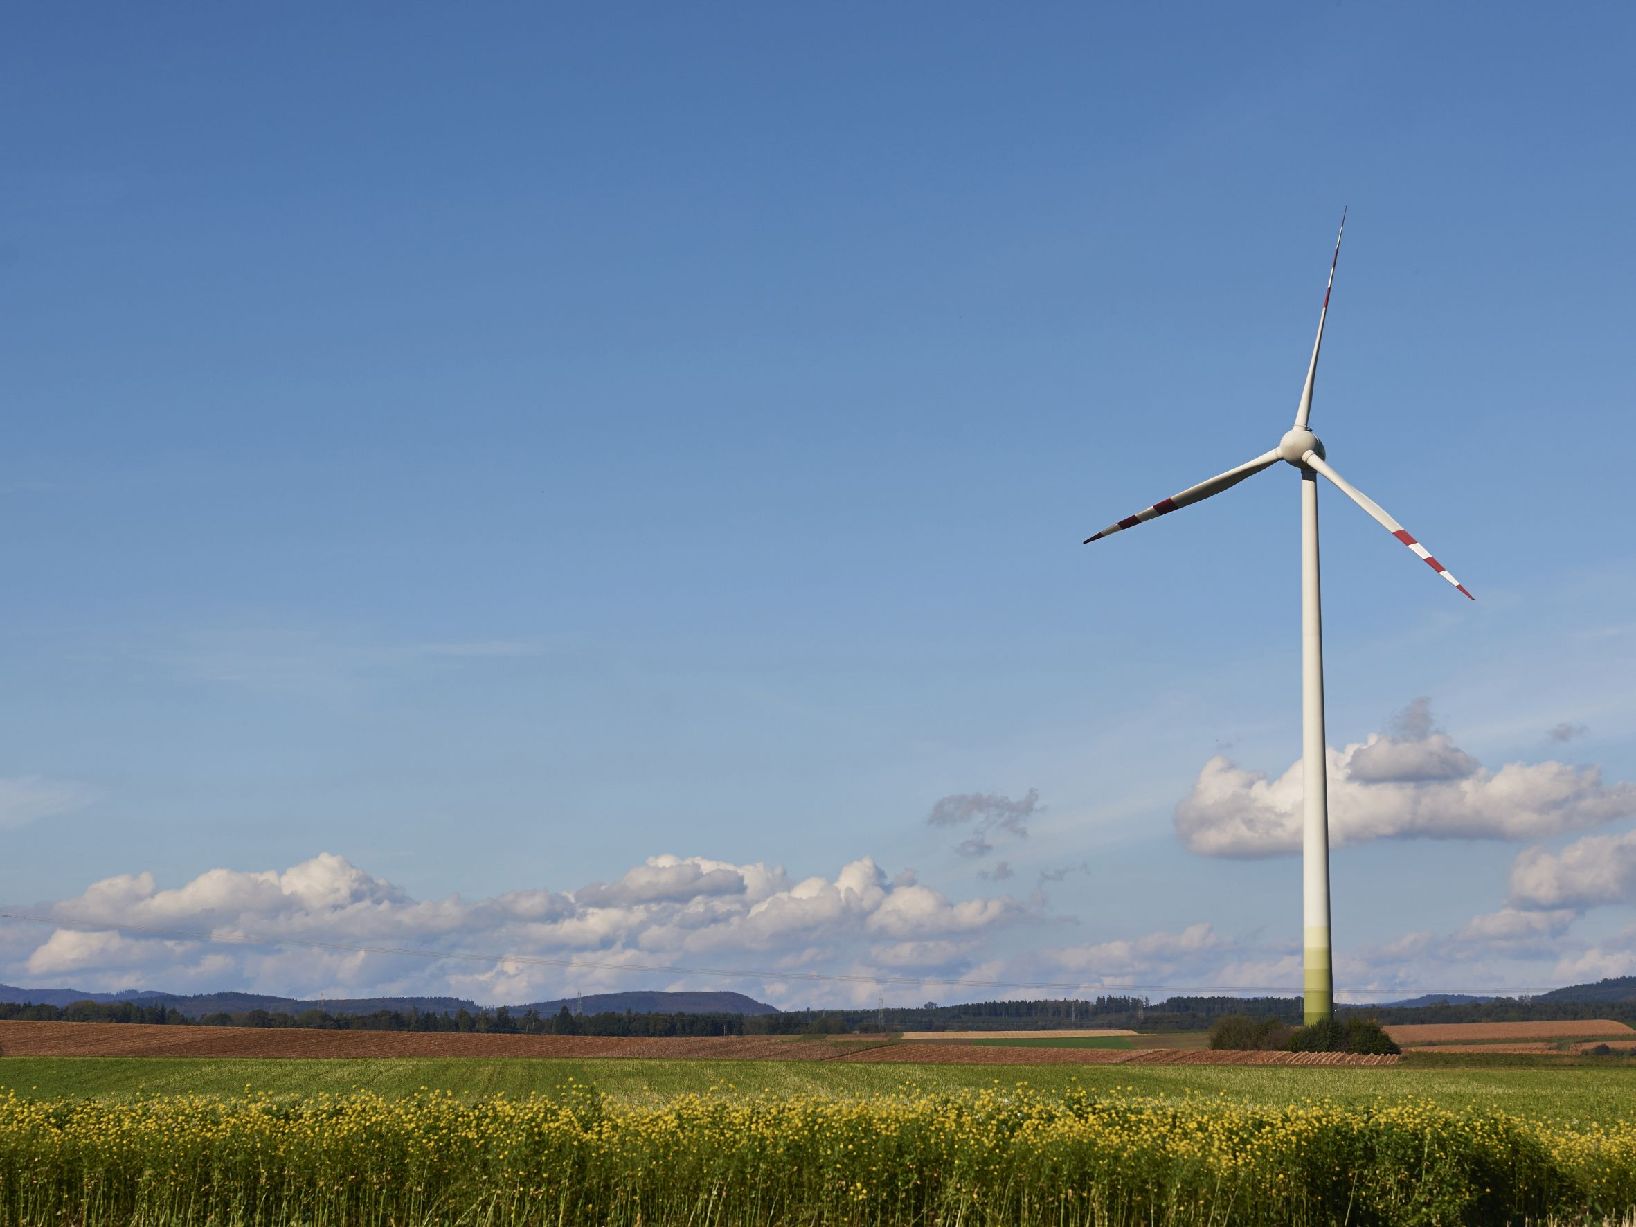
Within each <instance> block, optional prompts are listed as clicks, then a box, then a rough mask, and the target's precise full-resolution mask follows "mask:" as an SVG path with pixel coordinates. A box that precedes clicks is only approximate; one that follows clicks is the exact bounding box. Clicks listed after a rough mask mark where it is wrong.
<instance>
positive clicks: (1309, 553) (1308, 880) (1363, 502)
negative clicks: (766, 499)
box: [1085, 212, 1477, 1026]
mask: <svg viewBox="0 0 1636 1227" xmlns="http://www.w3.org/2000/svg"><path fill="white" fill-rule="evenodd" d="M1345 233H1346V214H1345V213H1344V212H1343V213H1342V214H1341V226H1340V230H1339V231H1337V232H1336V234H1335V254H1334V256H1333V257H1332V258H1331V259H1330V261H1329V284H1328V286H1326V287H1325V289H1324V305H1323V307H1322V309H1321V310H1320V311H1319V312H1318V336H1317V339H1316V340H1314V341H1313V342H1312V360H1311V361H1310V362H1309V363H1308V364H1307V378H1306V383H1305V384H1304V385H1302V388H1301V403H1300V405H1299V406H1298V407H1297V409H1296V410H1295V425H1294V426H1292V427H1291V428H1290V429H1289V430H1288V431H1287V432H1286V433H1285V435H1284V437H1283V438H1282V439H1280V440H1279V441H1278V446H1277V447H1275V448H1273V449H1272V450H1271V451H1269V452H1263V453H1262V454H1261V455H1259V456H1257V457H1256V458H1255V459H1254V460H1247V461H1245V462H1244V463H1243V464H1241V465H1239V466H1238V467H1237V468H1232V469H1228V470H1227V471H1226V472H1225V473H1219V474H1217V475H1216V476H1215V477H1212V478H1210V479H1209V480H1208V481H1201V482H1200V483H1199V484H1198V485H1196V486H1189V487H1188V488H1187V489H1185V490H1183V491H1182V492H1181V493H1180V494H1173V495H1171V496H1170V497H1169V498H1166V499H1160V500H1159V501H1158V502H1157V503H1154V504H1153V506H1151V507H1147V508H1144V509H1143V510H1141V511H1138V512H1137V513H1136V514H1135V515H1132V516H1126V517H1125V518H1124V519H1123V520H1120V521H1119V522H1118V523H1117V524H1110V525H1109V526H1108V527H1107V528H1104V529H1103V530H1102V531H1101V532H1099V533H1097V534H1096V535H1095V536H1091V537H1087V538H1085V544H1086V545H1089V544H1090V543H1091V542H1093V541H1100V540H1101V539H1102V538H1103V537H1110V536H1112V535H1113V534H1114V533H1117V532H1123V531H1124V530H1125V529H1127V528H1135V527H1136V526H1137V525H1138V524H1145V523H1146V522H1147V521H1149V520H1152V519H1156V518H1158V517H1159V516H1162V515H1169V514H1170V513H1171V512H1172V511H1176V510H1178V509H1179V508H1182V507H1187V506H1190V505H1191V504H1193V503H1198V502H1202V501H1203V500H1204V499H1207V498H1209V497H1210V496H1211V495H1213V494H1220V493H1221V492H1222V491H1223V490H1227V489H1230V488H1231V487H1233V486H1236V485H1238V483H1239V482H1241V481H1243V480H1244V479H1245V478H1247V477H1254V476H1255V475H1256V474H1257V473H1259V472H1261V471H1262V470H1263V469H1267V468H1271V467H1272V466H1273V465H1275V464H1277V463H1278V462H1279V461H1280V460H1282V461H1284V462H1285V463H1287V464H1291V465H1294V466H1295V467H1296V468H1297V469H1298V470H1300V473H1301V770H1302V785H1303V796H1302V807H1301V808H1302V828H1301V832H1302V838H1301V862H1302V863H1301V880H1302V892H1301V899H1302V912H1303V923H1304V931H1303V939H1304V940H1303V943H1302V944H1303V948H1304V950H1305V957H1304V960H1303V963H1304V977H1303V979H1304V983H1303V990H1304V991H1303V997H1304V1001H1305V1010H1304V1014H1305V1017H1306V1022H1307V1025H1309V1026H1310V1025H1311V1024H1313V1023H1315V1022H1317V1021H1318V1020H1320V1019H1323V1018H1328V1017H1329V1015H1330V1013H1331V1012H1332V1010H1333V1008H1334V993H1335V983H1334V977H1333V974H1332V971H1331V966H1330V941H1329V781H1328V778H1327V772H1326V769H1325V763H1324V644H1323V616H1322V611H1321V609H1320V607H1319V600H1318V474H1320V473H1322V474H1323V475H1324V476H1325V477H1327V478H1328V479H1329V480H1330V481H1332V482H1334V483H1335V485H1336V486H1337V487H1339V488H1340V491H1341V493H1342V494H1344V495H1346V497H1347V498H1349V499H1351V500H1352V501H1353V502H1354V503H1356V504H1357V505H1358V506H1359V507H1362V508H1363V509H1364V511H1366V512H1368V513H1369V515H1370V516H1371V517H1372V518H1373V519H1374V520H1375V521H1376V522H1377V523H1378V524H1380V526H1381V527H1382V528H1384V529H1385V530H1386V531H1387V532H1389V533H1391V534H1392V536H1394V537H1396V538H1397V539H1398V540H1399V541H1401V542H1402V543H1403V544H1404V545H1406V546H1408V547H1409V548H1410V549H1411V550H1413V551H1414V553H1415V554H1416V555H1417V556H1418V557H1419V558H1420V560H1421V561H1422V562H1424V563H1426V565H1427V566H1429V567H1431V569H1432V570H1434V571H1436V572H1437V573H1438V574H1439V575H1441V576H1442V577H1443V578H1444V579H1446V580H1448V582H1449V583H1451V584H1453V585H1454V586H1455V588H1457V589H1459V591H1460V592H1461V593H1463V594H1464V595H1465V596H1467V597H1469V598H1470V599H1472V600H1476V599H1477V598H1475V597H1473V596H1472V595H1471V593H1470V592H1467V591H1466V587H1465V585H1464V584H1462V583H1461V582H1460V581H1459V580H1457V579H1455V578H1454V576H1452V575H1450V574H1449V572H1448V568H1446V567H1445V566H1444V565H1443V564H1442V563H1440V562H1438V561H1437V559H1435V558H1434V557H1432V555H1431V552H1430V551H1429V550H1427V549H1426V547H1425V546H1423V545H1421V544H1420V542H1418V541H1416V540H1415V539H1414V538H1413V537H1412V536H1410V535H1409V532H1408V530H1407V529H1405V528H1404V527H1403V525H1401V524H1399V523H1398V522H1397V521H1396V520H1394V519H1393V518H1392V517H1391V516H1389V515H1387V514H1386V510H1385V509H1384V508H1383V507H1381V505H1380V504H1379V503H1377V502H1375V500H1374V499H1372V498H1370V497H1369V496H1368V495H1367V494H1364V493H1363V491H1361V490H1359V489H1358V488H1357V487H1356V486H1354V485H1353V484H1352V483H1351V482H1349V481H1347V480H1346V478H1344V477H1342V476H1341V475H1340V474H1339V473H1337V472H1336V471H1335V470H1334V469H1333V468H1331V467H1330V465H1329V462H1328V461H1327V460H1326V459H1325V458H1324V445H1323V444H1322V443H1320V442H1319V441H1318V436H1317V435H1315V434H1313V433H1312V431H1311V430H1310V429H1309V428H1308V426H1307V419H1308V418H1309V417H1310V416H1311V414H1312V385H1313V383H1314V381H1315V380H1316V379H1317V377H1318V351H1319V349H1320V348H1322V346H1323V343H1324V320H1325V319H1326V318H1327V317H1328V315H1329V295H1330V293H1331V291H1333V290H1334V288H1335V266H1336V264H1337V263H1339V262H1340V258H1341V236H1342V235H1344V234H1345Z"/></svg>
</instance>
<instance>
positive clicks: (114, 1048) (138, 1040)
mask: <svg viewBox="0 0 1636 1227" xmlns="http://www.w3.org/2000/svg"><path fill="white" fill-rule="evenodd" d="M879 1042H880V1041H879V1040H858V1039H850V1038H847V1039H841V1038H836V1039H822V1040H809V1039H800V1038H796V1037H794V1036H752V1037H740V1036H724V1037H688V1038H683V1039H646V1038H626V1037H621V1036H600V1035H496V1034H491V1033H490V1034H479V1033H476V1032H470V1031H467V1032H442V1031H320V1030H314V1029H307V1028H298V1027H288V1028H285V1027H277V1028H275V1027H200V1026H191V1027H184V1026H156V1025H151V1024H146V1023H94V1022H83V1023H82V1022H21V1021H0V1059H4V1057H7V1056H17V1057H23V1056H29V1057H558V1058H564V1059H568V1060H588V1059H592V1058H596V1057H652V1058H657V1059H671V1060H674V1059H676V1058H679V1057H681V1058H686V1057H693V1058H707V1059H711V1060H723V1059H728V1060H731V1059H738V1060H750V1061H755V1060H768V1059H777V1060H782V1061H800V1060H814V1061H821V1060H826V1059H832V1058H834V1057H837V1056H841V1055H844V1054H845V1053H847V1052H849V1051H851V1050H853V1049H855V1048H857V1047H859V1046H860V1045H867V1044H877V1043H879Z"/></svg>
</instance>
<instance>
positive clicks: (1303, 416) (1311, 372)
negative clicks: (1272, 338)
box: [1295, 209, 1346, 430]
mask: <svg viewBox="0 0 1636 1227" xmlns="http://www.w3.org/2000/svg"><path fill="white" fill-rule="evenodd" d="M1345 233H1346V210H1345V209H1342V210H1341V228H1340V229H1339V230H1337V231H1336V232H1335V254H1334V255H1333V256H1331V257H1330V260H1329V284H1328V285H1326V286H1325V287H1324V305H1323V306H1322V307H1320V308H1319V310H1318V336H1317V339H1316V340H1314V341H1313V342H1312V361H1311V362H1309V363H1307V381H1306V383H1304V384H1303V385H1301V404H1300V406H1299V407H1298V408H1297V409H1296V410H1295V429H1297V430H1305V429H1306V425H1307V418H1308V417H1310V416H1311V415H1312V386H1313V384H1315V383H1316V382H1317V380H1318V351H1319V350H1320V349H1321V348H1323V343H1324V320H1325V319H1327V318H1328V317H1329V295H1330V292H1331V291H1333V290H1334V288H1335V266H1336V265H1337V264H1339V263H1340V262H1341V236H1342V235H1343V234H1345Z"/></svg>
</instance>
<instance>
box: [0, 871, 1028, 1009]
mask: <svg viewBox="0 0 1636 1227" xmlns="http://www.w3.org/2000/svg"><path fill="white" fill-rule="evenodd" d="M39 910H40V909H35V911H36V912H38V911H39ZM44 912H45V915H46V916H47V917H49V919H51V920H53V921H55V922H56V923H57V924H58V925H59V926H60V927H58V928H56V929H55V930H54V931H51V932H49V933H48V934H47V935H46V936H45V937H44V938H43V939H36V940H33V941H31V942H30V943H28V944H27V945H23V946H20V945H16V944H9V945H4V946H0V980H10V981H13V982H15V980H16V979H18V978H23V979H30V980H35V981H40V980H41V979H44V980H46V981H48V982H50V983H53V984H61V983H63V982H64V978H67V977H72V979H73V986H74V987H79V988H86V989H93V990H96V989H101V990H109V989H121V988H129V987H134V986H138V985H142V986H146V987H163V988H174V989H177V990H181V991H185V990H189V989H194V990H196V989H200V988H211V989H218V988H229V987H231V988H247V989H252V990H255V991H260V992H268V993H277V994H286V995H297V996H302V995H312V994H314V993H323V994H325V995H328V996H346V995H350V996H367V995H375V994H388V995H393V994H401V993H427V992H432V993H448V994H452V995H456V996H465V997H472V998H474V999H476V1000H478V1001H482V1002H491V1003H492V1002H510V1003H519V1002H523V1001H528V1000H540V999H544V998H549V997H555V996H560V995H562V994H564V993H567V992H571V991H575V990H580V991H592V990H593V989H595V990H606V989H618V988H630V987H657V985H655V984H654V978H655V975H656V974H665V973H654V972H651V971H649V972H644V973H643V974H642V975H641V976H640V977H636V978H635V979H634V982H633V977H632V975H631V974H630V973H628V972H624V971H621V968H624V967H633V968H653V967H664V966H670V967H676V966H686V965H688V964H690V963H691V962H692V961H693V960H694V959H696V958H698V957H699V956H704V955H708V956H710V957H709V961H708V964H707V965H709V966H721V965H723V964H724V963H725V964H728V965H731V964H732V963H735V962H736V963H739V964H740V965H745V966H749V967H755V968H760V969H768V970H771V971H774V972H776V973H781V974H783V975H786V976H787V975H788V974H789V973H790V972H791V971H797V970H800V971H820V972H823V971H834V970H843V971H845V970H850V969H851V968H852V967H853V966H854V965H856V964H857V963H858V962H859V961H860V960H861V961H864V962H869V961H873V962H874V963H876V964H878V965H881V966H891V967H901V966H907V965H909V964H910V963H913V962H915V961H916V959H917V958H919V959H920V960H921V961H922V962H923V963H926V964H930V965H935V966H936V967H938V968H940V969H946V968H947V967H949V966H955V967H958V966H961V965H963V960H964V961H966V962H969V958H968V956H967V952H968V951H970V950H973V949H974V947H975V943H978V942H980V941H981V940H982V939H984V938H986V937H987V936H988V935H989V934H990V933H992V932H994V931H995V930H997V929H999V928H1001V927H1003V926H1005V925H1008V924H1010V923H1012V922H1015V921H1018V920H1021V919H1023V918H1024V917H1026V916H1027V915H1028V912H1027V909H1026V907H1025V906H1024V905H1023V904H1021V903H1019V902H1017V901H1016V900H1013V899H1011V898H1009V897H1003V896H1002V897H986V898H975V899H965V900H953V899H950V898H948V897H946V896H945V895H943V894H941V893H940V892H938V891H936V890H934V889H932V888H931V887H929V886H926V885H924V884H922V883H920V882H918V881H916V880H915V876H914V874H913V873H912V872H905V873H902V874H899V875H898V876H897V877H896V878H895V879H894V878H888V876H887V874H886V873H885V872H884V871H883V870H882V869H881V867H880V866H879V865H877V864H876V863H875V862H874V861H873V860H871V859H869V858H867V857H864V858H860V859H858V860H855V861H852V862H850V863H849V864H847V865H844V866H842V867H841V869H840V870H839V872H837V873H836V874H835V876H834V877H832V878H831V877H822V876H812V877H807V878H803V879H801V880H799V881H794V880H792V879H790V877H789V876H788V875H787V874H786V873H785V872H784V870H783V869H781V868H778V867H776V866H768V865H765V864H761V863H752V864H734V863H732V862H728V861H718V860H712V859H709V858H707V857H680V856H656V857H652V858H649V859H648V860H647V861H645V862H643V863H642V864H640V865H637V866H634V867H633V868H631V869H630V870H629V871H628V872H626V873H625V874H624V875H622V876H621V877H620V878H618V879H617V880H615V881H613V882H595V883H591V884H589V885H587V886H584V887H581V888H580V889H578V890H573V891H552V890H548V889H527V890H518V891H513V892H509V893H507V894H503V895H498V896H495V897H493V898H486V899H474V900H467V899H463V898H462V897H461V896H459V895H450V896H448V897H446V898H443V899H434V900H417V899H414V898H412V897H411V896H410V895H409V894H408V893H407V892H406V891H404V890H403V889H402V888H401V887H399V886H397V885H395V884H394V883H392V882H389V881H387V880H386V879H384V878H380V877H376V876H375V875H373V874H370V873H368V872H366V871H365V870H363V869H361V868H359V867H358V866H356V865H354V864H352V863H351V862H350V861H348V860H347V859H346V858H344V857H341V856H337V855H335V854H333V853H323V854H321V855H319V856H316V857H313V858H312V859H310V860H307V861H303V862H301V863H300V864H297V865H293V866H291V867H289V868H287V869H284V870H261V871H242V870H234V869H225V868H218V869H211V870H208V871H206V872H204V873H201V874H200V875H198V876H197V877H195V878H193V879H192V880H191V881H188V882H185V883H183V884H181V885H180V886H175V887H168V888H162V887H161V886H160V885H159V884H158V883H157V882H156V881H155V879H154V877H153V875H152V874H150V873H135V874H122V875H118V876H116V877H111V878H106V879H103V880H102V881H100V882H96V883H93V884H92V885H91V886H90V887H88V888H87V889H86V890H85V891H84V892H82V893H81V894H80V895H78V896H76V897H74V898H72V899H65V900H61V901H59V902H57V903H54V904H50V905H47V906H46V908H45V909H44ZM280 942H283V943H286V944H285V945H284V946H282V947H281V946H280V945H279V944H278V943H280ZM354 947H363V948H361V949H360V948H354ZM418 951H432V952H437V953H439V954H441V955H442V956H443V957H442V958H441V959H439V958H426V957H421V956H420V955H418V954H417V953H415V952H418ZM917 952H918V954H917ZM724 955H731V956H732V957H731V958H727V957H723V956H724ZM530 959H569V960H573V959H579V960H583V961H584V965H582V966H576V967H573V968H562V967H557V966H546V965H541V964H540V963H538V962H530V961H529V960H530ZM592 964H594V965H592ZM664 986H665V987H682V986H685V987H720V986H721V982H720V981H719V980H716V979H710V978H703V977H695V978H694V979H693V980H692V981H689V980H688V977H687V976H686V975H685V974H684V973H675V974H673V975H671V976H670V982H669V983H668V984H665V985H664ZM733 987H743V988H745V989H746V991H757V986H755V985H753V984H751V985H734V986H733ZM774 988H776V982H775V981H769V982H768V983H767V984H764V985H762V986H761V990H762V991H769V992H771V991H772V990H773V989H774Z"/></svg>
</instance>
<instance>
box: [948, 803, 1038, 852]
mask: <svg viewBox="0 0 1636 1227" xmlns="http://www.w3.org/2000/svg"><path fill="white" fill-rule="evenodd" d="M1041 808H1042V807H1041V805H1040V794H1039V790H1038V789H1034V788H1030V789H1029V790H1028V793H1027V795H1025V796H1023V797H1019V798H1018V799H1017V800H1015V801H1013V800H1012V799H1011V798H1010V797H1002V796H999V795H998V794H996V793H980V792H968V793H956V794H954V795H952V796H947V797H942V798H940V799H939V800H938V802H937V804H935V805H933V806H932V812H931V813H929V814H928V815H926V822H927V825H929V826H934V827H969V828H970V830H971V833H970V834H969V835H967V836H966V838H965V839H963V840H961V841H960V842H959V843H958V844H956V845H955V851H957V852H959V853H960V854H961V855H963V856H987V855H988V854H989V853H990V852H992V851H994V843H993V839H992V838H991V837H992V836H996V835H1014V836H1016V837H1017V838H1018V839H1026V838H1027V837H1028V820H1029V818H1031V817H1033V816H1034V815H1035V814H1037V813H1038V812H1039V811H1040V809H1041Z"/></svg>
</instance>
